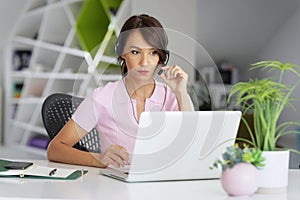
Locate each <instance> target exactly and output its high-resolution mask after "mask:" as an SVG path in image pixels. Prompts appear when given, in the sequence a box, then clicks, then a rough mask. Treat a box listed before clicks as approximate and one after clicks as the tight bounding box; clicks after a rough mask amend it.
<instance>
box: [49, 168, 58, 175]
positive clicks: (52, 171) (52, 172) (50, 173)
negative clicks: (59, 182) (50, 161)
mask: <svg viewBox="0 0 300 200" xmlns="http://www.w3.org/2000/svg"><path fill="white" fill-rule="evenodd" d="M56 170H57V169H53V170H51V171H50V172H49V176H53V175H54V174H55V172H56Z"/></svg>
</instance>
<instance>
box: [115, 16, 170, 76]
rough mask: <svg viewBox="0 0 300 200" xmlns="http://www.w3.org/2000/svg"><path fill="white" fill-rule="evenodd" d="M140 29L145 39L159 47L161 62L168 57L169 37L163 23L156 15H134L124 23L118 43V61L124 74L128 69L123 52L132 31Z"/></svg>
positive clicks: (165, 60)
mask: <svg viewBox="0 0 300 200" xmlns="http://www.w3.org/2000/svg"><path fill="white" fill-rule="evenodd" d="M136 29H138V30H139V31H140V33H141V34H142V36H143V37H144V39H145V40H146V41H147V42H148V43H149V44H150V45H151V46H153V47H154V48H156V49H157V51H158V55H159V64H164V63H165V62H167V59H168V55H167V54H168V51H167V45H168V37H167V34H166V32H165V31H164V29H163V26H162V25H161V23H160V22H159V21H158V20H157V19H156V18H154V17H151V16H149V15H146V14H141V15H133V16H131V17H130V18H129V19H128V20H127V21H126V22H125V23H124V25H123V27H122V28H121V31H120V35H119V37H118V40H117V44H116V53H117V55H118V62H119V63H120V65H121V73H122V75H123V76H124V75H125V74H126V73H127V71H128V69H127V66H126V63H125V61H124V59H123V58H122V57H121V55H122V54H123V50H124V46H125V43H126V41H127V38H128V36H129V35H130V33H131V31H133V30H136Z"/></svg>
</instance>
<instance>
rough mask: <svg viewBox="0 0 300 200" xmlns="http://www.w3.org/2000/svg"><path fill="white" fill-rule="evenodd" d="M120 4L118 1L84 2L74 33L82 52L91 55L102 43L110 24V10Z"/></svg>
mask: <svg viewBox="0 0 300 200" xmlns="http://www.w3.org/2000/svg"><path fill="white" fill-rule="evenodd" d="M112 3H113V4H112ZM120 4H121V1H120V0H115V1H109V0H86V1H85V3H84V5H83V7H82V9H81V10H80V14H79V16H78V19H77V24H76V33H77V35H78V38H79V42H80V44H81V47H82V48H83V49H84V50H86V51H88V52H91V53H92V52H93V51H94V50H95V47H97V45H98V44H100V43H101V41H103V39H104V37H105V34H106V32H107V31H108V26H109V24H110V20H111V17H110V15H111V9H113V10H117V8H118V7H119V6H120Z"/></svg>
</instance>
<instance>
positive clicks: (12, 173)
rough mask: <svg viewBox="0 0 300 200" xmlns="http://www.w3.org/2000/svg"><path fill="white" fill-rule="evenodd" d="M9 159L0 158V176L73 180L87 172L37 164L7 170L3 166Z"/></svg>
mask: <svg viewBox="0 0 300 200" xmlns="http://www.w3.org/2000/svg"><path fill="white" fill-rule="evenodd" d="M8 162H11V161H8V160H1V159H0V177H16V176H19V177H21V178H49V179H66V180H73V179H77V178H78V177H80V176H83V175H84V174H85V173H87V171H86V170H78V169H65V168H53V167H44V166H40V165H37V164H33V165H32V166H30V167H28V168H26V169H23V170H15V169H14V170H7V169H5V168H4V166H5V165H6V164H7V163H8Z"/></svg>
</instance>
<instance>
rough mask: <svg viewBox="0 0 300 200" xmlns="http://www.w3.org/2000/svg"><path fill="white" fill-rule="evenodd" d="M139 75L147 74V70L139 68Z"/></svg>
mask: <svg viewBox="0 0 300 200" xmlns="http://www.w3.org/2000/svg"><path fill="white" fill-rule="evenodd" d="M138 72H139V73H140V74H141V75H147V74H148V73H149V71H148V70H140V71H138Z"/></svg>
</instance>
